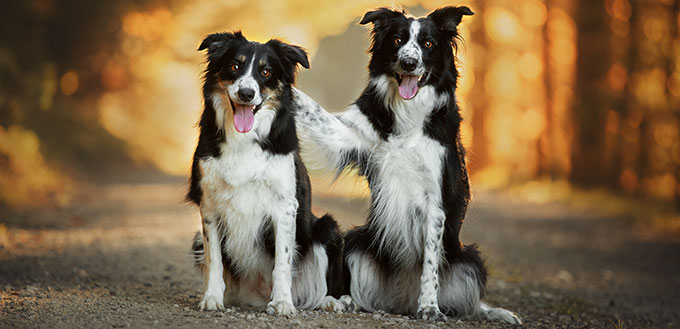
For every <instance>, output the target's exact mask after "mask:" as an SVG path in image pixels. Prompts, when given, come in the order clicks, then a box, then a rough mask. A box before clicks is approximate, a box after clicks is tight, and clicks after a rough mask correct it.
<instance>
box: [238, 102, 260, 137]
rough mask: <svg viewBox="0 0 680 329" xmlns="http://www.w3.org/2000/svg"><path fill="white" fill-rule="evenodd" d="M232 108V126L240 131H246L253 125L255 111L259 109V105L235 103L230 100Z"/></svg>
mask: <svg viewBox="0 0 680 329" xmlns="http://www.w3.org/2000/svg"><path fill="white" fill-rule="evenodd" d="M231 107H232V108H233V109H234V128H236V131H238V132H240V133H243V134H245V133H247V132H249V131H250V130H251V129H253V125H255V112H257V111H258V110H259V109H260V105H247V104H235V103H234V102H233V101H232V102H231Z"/></svg>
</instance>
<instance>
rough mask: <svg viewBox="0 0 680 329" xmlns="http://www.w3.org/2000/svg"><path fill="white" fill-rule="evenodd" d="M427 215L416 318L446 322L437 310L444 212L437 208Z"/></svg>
mask: <svg viewBox="0 0 680 329" xmlns="http://www.w3.org/2000/svg"><path fill="white" fill-rule="evenodd" d="M433 208H435V210H433V211H431V213H430V214H428V216H427V219H426V224H425V241H424V242H425V248H424V252H423V273H422V274H421V276H420V296H419V297H418V313H417V317H418V318H420V319H423V320H432V321H446V316H445V315H444V314H443V313H442V312H441V311H440V310H439V300H438V292H439V264H440V262H441V249H442V237H443V234H444V219H445V215H444V212H443V211H442V210H441V209H440V208H439V207H433Z"/></svg>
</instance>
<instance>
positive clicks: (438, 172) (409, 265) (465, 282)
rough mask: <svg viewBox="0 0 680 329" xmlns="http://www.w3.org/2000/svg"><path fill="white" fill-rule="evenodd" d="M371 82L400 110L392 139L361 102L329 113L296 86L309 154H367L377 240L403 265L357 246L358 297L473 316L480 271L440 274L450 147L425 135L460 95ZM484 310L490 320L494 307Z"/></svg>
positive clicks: (409, 309) (352, 263) (354, 284)
mask: <svg viewBox="0 0 680 329" xmlns="http://www.w3.org/2000/svg"><path fill="white" fill-rule="evenodd" d="M417 30H418V25H417V24H413V25H412V33H415V35H417ZM413 39H414V38H412V40H413ZM407 45H408V44H407ZM415 47H417V44H416V45H415ZM369 83H370V84H371V85H372V86H373V87H374V88H375V89H376V90H377V91H378V94H380V95H383V97H384V99H383V101H384V105H385V106H386V107H387V108H389V109H390V110H391V111H392V113H393V114H394V118H395V122H394V126H393V129H392V133H391V134H390V135H389V136H388V138H387V140H383V139H382V138H380V136H379V134H378V132H377V131H375V129H374V128H373V126H372V125H371V124H370V122H369V120H368V118H366V116H365V115H364V114H363V113H362V112H361V111H360V110H359V109H358V108H357V106H356V105H353V106H350V107H349V108H348V109H347V110H346V111H344V112H341V113H337V114H335V115H331V114H329V113H327V112H326V111H325V110H324V109H323V108H321V107H320V106H319V105H318V104H317V103H315V102H314V101H313V100H312V99H311V98H309V97H308V96H307V95H305V94H304V93H302V92H300V91H299V90H297V89H295V90H294V92H295V96H296V98H297V101H298V104H299V109H298V111H297V115H296V120H297V123H298V124H299V127H300V129H299V132H300V137H301V139H302V140H303V141H305V144H304V145H305V146H310V145H311V146H313V151H311V152H313V153H316V154H317V155H322V158H325V159H326V160H327V161H328V164H329V165H330V166H332V167H335V168H336V169H342V168H338V167H339V166H342V165H344V164H346V163H345V161H344V159H342V154H346V153H347V152H348V151H351V150H357V151H359V153H360V154H365V155H364V156H366V157H367V158H366V159H364V160H366V161H367V162H368V163H369V164H368V167H369V168H370V170H372V172H371V174H372V177H373V181H372V185H371V188H372V190H371V194H372V198H373V200H372V207H374V209H373V210H374V215H375V216H376V220H375V221H374V223H375V225H377V231H378V236H377V241H374V242H375V243H377V244H378V247H379V248H378V250H380V251H379V252H384V253H390V254H391V256H392V258H393V259H396V260H397V263H399V264H400V266H399V268H397V272H396V273H395V272H392V273H390V274H389V276H387V277H386V276H384V275H382V273H380V272H379V269H378V268H377V264H375V263H374V261H373V260H372V259H371V257H369V256H367V255H363V254H361V253H360V252H356V251H355V252H353V253H351V254H349V255H347V257H346V259H345V261H346V262H347V266H348V267H349V269H350V273H351V274H352V277H351V283H350V291H351V295H352V298H354V300H355V301H356V303H357V304H358V305H359V306H360V307H361V308H363V309H365V310H368V311H377V310H383V311H388V312H394V313H408V314H415V313H417V314H418V315H419V316H420V317H421V318H423V319H432V320H443V319H444V318H445V317H444V315H443V314H442V313H441V312H440V310H439V305H440V304H441V305H443V307H444V308H445V309H449V308H451V309H456V310H461V311H462V312H464V313H465V315H475V314H477V313H478V311H479V312H481V304H480V302H479V298H480V292H479V287H478V286H477V278H476V277H475V276H474V275H475V274H474V271H473V270H472V269H470V268H466V267H465V266H464V265H458V266H456V267H455V268H454V269H453V270H451V271H449V272H448V273H446V275H445V276H444V277H440V276H439V273H438V269H439V265H440V264H442V262H443V261H444V260H443V259H442V249H443V246H442V237H443V227H444V225H443V221H444V220H445V212H444V209H443V205H442V196H441V184H442V181H441V177H442V170H443V167H442V166H443V161H444V157H445V155H446V154H445V153H446V148H445V147H444V146H443V145H441V144H440V143H439V142H438V141H436V140H433V139H431V138H429V137H428V136H426V135H425V134H424V133H423V128H424V127H423V125H424V123H425V122H426V120H427V118H428V117H429V115H430V114H431V113H432V111H433V110H434V109H437V108H439V107H441V106H443V105H445V104H446V103H447V102H449V101H455V99H454V100H452V99H449V98H448V96H446V95H440V94H438V93H436V92H435V90H434V88H433V87H431V86H425V87H422V88H420V90H419V91H418V93H417V94H416V96H415V97H414V98H413V99H410V100H404V99H403V98H401V97H400V96H399V94H398V85H397V83H396V80H395V79H394V78H391V77H388V76H385V75H382V76H379V77H376V78H374V79H372V80H371V81H370V82H369ZM385 280H386V281H385ZM439 287H441V288H439ZM505 312H507V311H505ZM508 313H509V312H508ZM480 314H481V315H482V316H485V317H486V318H489V317H490V315H488V312H487V313H480ZM493 314H494V316H496V315H497V314H500V313H499V312H495V313H493ZM517 319H519V318H517ZM511 323H515V322H511Z"/></svg>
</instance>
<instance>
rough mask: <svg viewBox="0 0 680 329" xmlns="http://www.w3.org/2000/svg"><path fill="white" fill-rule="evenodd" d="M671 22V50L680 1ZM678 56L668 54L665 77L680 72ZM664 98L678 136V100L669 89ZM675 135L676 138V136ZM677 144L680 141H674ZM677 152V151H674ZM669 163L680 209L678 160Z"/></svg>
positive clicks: (679, 35) (678, 32) (677, 39)
mask: <svg viewBox="0 0 680 329" xmlns="http://www.w3.org/2000/svg"><path fill="white" fill-rule="evenodd" d="M670 17H671V21H670V23H669V26H670V29H671V41H670V47H671V49H673V47H674V46H675V45H678V44H680V1H674V2H673V4H672V6H671V15H670ZM678 56H680V54H677V53H676V52H674V51H671V52H670V53H669V54H668V57H667V60H666V76H667V77H671V76H672V75H673V74H675V73H679V72H680V67H677V65H678V63H679V62H680V60H677V59H676V58H677V57H678ZM666 96H667V97H668V103H669V104H670V107H671V108H670V112H671V113H670V115H671V116H674V117H675V122H676V127H675V129H676V134H677V135H680V109H679V108H678V107H677V106H676V104H678V100H677V99H674V98H675V96H674V95H672V93H671V92H670V90H669V88H666ZM677 135H676V136H677ZM675 142H676V143H679V142H680V141H675ZM676 150H677V149H676ZM671 152H673V146H671ZM670 158H671V161H675V162H674V163H673V165H672V169H671V173H672V175H673V176H674V177H675V184H676V187H675V206H676V207H677V208H678V209H680V161H679V159H677V158H675V157H673V154H671V157H670Z"/></svg>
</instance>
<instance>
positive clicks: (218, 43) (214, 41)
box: [198, 32, 247, 59]
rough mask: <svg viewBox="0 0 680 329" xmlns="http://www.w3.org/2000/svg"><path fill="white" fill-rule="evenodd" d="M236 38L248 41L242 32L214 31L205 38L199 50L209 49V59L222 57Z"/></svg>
mask: <svg viewBox="0 0 680 329" xmlns="http://www.w3.org/2000/svg"><path fill="white" fill-rule="evenodd" d="M234 40H244V41H247V40H246V38H245V37H244V36H243V34H241V32H235V33H232V32H224V33H213V34H210V35H208V36H206V37H205V39H203V42H201V45H200V46H198V50H199V51H201V50H205V49H208V59H215V58H220V57H222V55H224V54H225V53H226V52H227V50H228V49H229V46H230V45H231V44H232V43H233V42H234Z"/></svg>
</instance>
